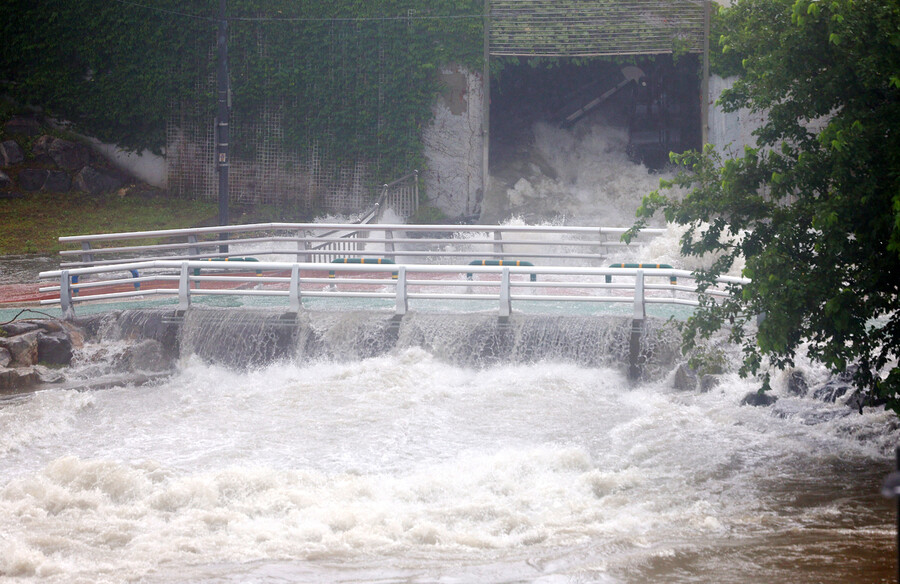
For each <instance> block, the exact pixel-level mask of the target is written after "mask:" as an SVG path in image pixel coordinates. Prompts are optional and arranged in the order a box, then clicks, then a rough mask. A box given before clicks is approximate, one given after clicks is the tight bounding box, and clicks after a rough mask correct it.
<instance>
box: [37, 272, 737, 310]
mask: <svg viewBox="0 0 900 584" xmlns="http://www.w3.org/2000/svg"><path fill="white" fill-rule="evenodd" d="M153 269H157V270H159V269H170V270H178V271H179V274H178V275H174V274H170V275H165V274H153V275H149V276H143V277H141V276H136V277H135V278H132V279H130V280H123V279H121V278H116V279H113V280H107V281H105V282H89V283H85V282H80V283H79V282H78V279H79V277H80V276H84V275H89V274H102V273H114V272H122V271H126V270H128V271H132V273H133V274H137V271H138V270H144V271H146V270H153ZM248 269H252V270H253V271H255V272H256V273H257V275H256V276H240V277H233V276H222V275H221V273H222V272H233V271H242V272H246V271H247V270H248ZM192 270H205V271H206V272H207V275H203V276H201V275H200V274H199V272H198V271H195V272H194V273H193V275H192ZM210 271H214V272H217V273H213V274H210ZM264 271H275V272H279V273H290V276H289V277H288V276H271V275H270V276H263V275H262V273H263V272H264ZM334 271H340V272H364V273H368V274H375V275H376V276H378V277H375V278H372V279H360V278H355V279H349V280H348V279H345V278H344V279H342V278H333V277H328V278H323V277H322V276H317V275H316V273H322V274H324V273H328V272H334ZM304 272H305V273H306V274H307V275H302V274H303V273H304ZM310 272H312V273H313V275H309V274H310ZM382 273H389V274H390V275H389V279H380V276H381V274H382ZM415 274H446V275H454V274H455V275H457V276H459V278H456V279H452V280H448V279H430V280H413V281H410V280H409V276H410V275H415ZM471 274H493V275H495V276H496V275H499V276H500V281H499V283H498V282H497V281H487V282H486V281H479V282H471V281H469V280H464V281H460V280H461V279H462V278H465V277H466V275H471ZM519 274H526V275H529V276H531V275H532V274H535V275H537V276H549V275H557V276H558V275H569V276H594V277H604V278H605V277H606V276H630V277H633V278H634V283H633V284H632V285H629V284H628V283H624V284H623V283H615V284H613V283H602V282H599V281H591V282H587V281H554V282H537V281H536V280H535V279H533V278H532V279H531V280H530V281H528V282H527V283H526V282H513V281H512V280H511V277H512V276H513V275H519ZM39 276H40V278H42V279H48V278H58V279H59V285H58V286H50V287H45V288H41V291H42V292H44V291H59V294H60V296H59V299H58V300H56V299H50V300H42V301H41V303H42V304H55V303H59V304H60V306H61V308H62V309H63V312H64V314H65V315H66V316H70V315H71V314H73V313H74V309H73V305H74V303H75V302H81V301H92V300H110V299H116V298H128V297H135V296H149V295H156V294H170V295H174V294H177V295H178V298H179V309H181V310H186V309H187V308H189V307H190V303H191V295H192V294H193V295H196V294H207V295H210V294H215V295H242V296H248V295H249V296H282V297H283V296H287V297H288V298H289V301H290V306H291V310H292V311H295V312H297V311H299V310H300V309H301V308H302V303H301V297H303V296H313V297H317V296H318V297H321V296H338V297H353V298H394V299H395V302H396V314H397V315H401V316H402V315H404V314H406V312H407V310H408V301H409V299H425V300H494V301H497V302H499V315H500V316H501V317H507V316H509V315H510V314H511V311H512V302H513V301H514V300H515V301H520V300H529V301H545V300H552V301H572V302H633V304H634V318H635V319H636V320H643V318H644V314H645V306H646V304H648V303H667V304H676V305H690V306H697V305H699V301H698V300H690V299H684V298H677V297H676V292H677V291H681V292H689V293H690V292H693V293H696V287H694V288H693V289H692V288H691V287H687V286H683V285H682V286H678V285H650V284H645V282H644V280H645V278H648V277H663V278H672V277H682V278H696V275H695V274H694V273H693V272H691V271H689V270H679V269H672V268H610V267H605V268H604V267H584V266H492V265H481V266H477V265H476V266H473V265H427V264H363V263H359V264H342V265H340V267H337V266H336V264H333V263H303V262H294V263H288V262H253V263H252V267H251V266H248V265H246V264H244V265H240V264H239V263H230V262H221V263H220V262H215V263H214V264H213V263H210V262H207V261H193V260H154V261H150V262H133V263H128V264H119V265H114V266H94V267H86V268H75V269H72V270H52V271H46V272H41V273H40V275H39ZM395 278H396V279H395ZM145 281H160V282H162V281H170V282H172V281H177V282H178V288H177V289H175V288H165V289H164V288H156V289H149V290H148V289H143V290H140V289H138V290H135V291H128V292H107V293H99V294H94V295H90V296H82V297H75V296H73V290H77V289H79V288H84V289H90V288H98V287H102V286H109V285H114V284H122V283H142V282H145ZM198 282H229V283H230V284H232V285H233V284H234V283H236V282H250V283H252V282H256V283H280V284H284V285H288V286H289V288H288V289H287V290H280V289H279V290H244V289H192V287H191V285H192V283H198ZM717 282H719V283H723V284H746V283H749V280H747V279H745V278H735V277H728V276H722V277H719V278H718V279H717ZM303 283H306V284H321V283H328V284H329V286H333V285H336V284H348V283H352V284H369V285H393V286H394V292H393V293H390V292H388V291H375V292H373V291H359V290H356V291H354V290H349V291H337V290H331V291H327V290H326V291H322V290H309V289H308V290H306V291H302V290H301V285H302V284H303ZM411 284H414V285H417V286H420V287H428V286H435V287H436V286H444V287H446V286H460V285H465V286H467V287H469V288H468V291H467V292H466V293H465V294H459V293H446V292H443V293H423V292H410V290H409V286H410V285H411ZM473 286H479V287H482V288H484V287H490V288H494V287H496V288H498V290H497V293H496V294H490V293H484V292H477V293H476V292H472V289H471V287H473ZM550 286H554V287H557V288H560V289H570V288H575V289H584V290H588V291H590V290H597V289H613V290H623V289H624V290H633V291H634V292H633V296H631V297H627V296H626V297H622V296H618V297H615V296H596V295H594V296H585V295H563V294H560V293H559V292H557V293H556V294H549V295H540V294H532V295H529V296H517V295H515V294H513V293H512V288H513V287H531V288H533V289H535V290H539V289H540V288H543V287H550ZM136 288H138V286H136ZM648 290H655V291H661V290H668V291H671V294H672V296H671V298H663V297H647V296H646V291H648ZM704 294H708V295H710V296H727V295H728V291H725V290H716V289H713V290H706V291H705V292H704Z"/></svg>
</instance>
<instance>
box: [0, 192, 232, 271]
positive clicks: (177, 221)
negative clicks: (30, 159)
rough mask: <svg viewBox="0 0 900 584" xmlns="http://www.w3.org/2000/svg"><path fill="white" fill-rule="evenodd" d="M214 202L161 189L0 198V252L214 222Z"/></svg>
mask: <svg viewBox="0 0 900 584" xmlns="http://www.w3.org/2000/svg"><path fill="white" fill-rule="evenodd" d="M216 214H217V206H216V203H215V202H206V201H196V200H185V199H176V198H172V197H169V196H166V195H165V194H163V193H159V192H153V193H150V194H139V195H130V194H126V195H124V196H123V195H120V194H117V193H110V194H107V195H87V194H82V193H66V194H59V193H35V194H31V195H28V196H24V197H21V198H9V199H3V200H0V255H4V254H27V253H56V252H58V251H59V250H60V245H59V241H58V240H57V238H59V237H60V236H63V235H83V234H86V233H115V232H121V231H143V230H148V229H176V228H182V227H195V226H199V225H214V224H215V222H216V216H217V215H216Z"/></svg>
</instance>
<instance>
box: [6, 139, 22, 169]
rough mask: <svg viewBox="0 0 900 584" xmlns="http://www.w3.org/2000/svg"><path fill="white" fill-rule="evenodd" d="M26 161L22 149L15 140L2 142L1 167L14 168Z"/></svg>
mask: <svg viewBox="0 0 900 584" xmlns="http://www.w3.org/2000/svg"><path fill="white" fill-rule="evenodd" d="M24 160H25V153H24V152H23V151H22V147H21V146H19V143H18V142H16V141H15V140H4V141H3V142H0V166H12V165H14V164H19V163H20V162H22V161H24Z"/></svg>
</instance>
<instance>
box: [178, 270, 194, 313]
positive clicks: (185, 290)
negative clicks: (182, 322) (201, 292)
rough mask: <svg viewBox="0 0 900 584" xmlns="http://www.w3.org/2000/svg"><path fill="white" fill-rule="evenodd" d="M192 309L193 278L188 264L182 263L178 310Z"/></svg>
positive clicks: (179, 279)
mask: <svg viewBox="0 0 900 584" xmlns="http://www.w3.org/2000/svg"><path fill="white" fill-rule="evenodd" d="M190 307H191V276H190V272H189V271H188V264H187V262H182V263H181V274H180V275H179V278H178V310H187V309H188V308H190Z"/></svg>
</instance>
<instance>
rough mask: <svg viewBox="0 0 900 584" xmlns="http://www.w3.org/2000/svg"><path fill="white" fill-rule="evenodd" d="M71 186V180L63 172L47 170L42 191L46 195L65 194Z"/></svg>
mask: <svg viewBox="0 0 900 584" xmlns="http://www.w3.org/2000/svg"><path fill="white" fill-rule="evenodd" d="M71 186H72V179H70V178H69V174H68V173H67V172H66V171H64V170H48V171H47V180H46V181H44V187H43V189H42V190H44V191H47V192H48V193H67V192H68V191H69V188H71Z"/></svg>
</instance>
